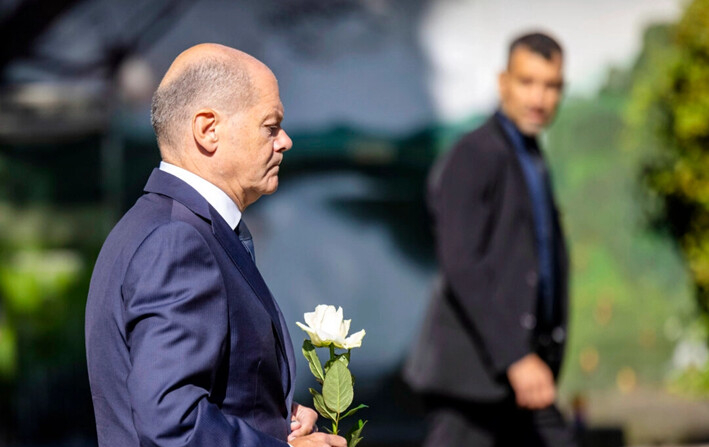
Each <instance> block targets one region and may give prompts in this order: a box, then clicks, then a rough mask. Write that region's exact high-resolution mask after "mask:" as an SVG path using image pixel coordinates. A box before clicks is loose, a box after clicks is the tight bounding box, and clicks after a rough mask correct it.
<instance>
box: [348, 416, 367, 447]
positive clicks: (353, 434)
mask: <svg viewBox="0 0 709 447" xmlns="http://www.w3.org/2000/svg"><path fill="white" fill-rule="evenodd" d="M366 423H367V421H364V422H362V419H360V420H359V422H357V424H355V425H354V426H353V427H352V428H351V429H350V431H348V432H347V434H346V435H345V439H346V440H347V447H355V446H356V445H357V444H359V441H361V440H362V439H363V438H362V436H361V434H362V429H363V428H364V424H366Z"/></svg>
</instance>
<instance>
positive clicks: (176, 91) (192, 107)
mask: <svg viewBox="0 0 709 447" xmlns="http://www.w3.org/2000/svg"><path fill="white" fill-rule="evenodd" d="M254 97H255V92H254V88H253V84H252V81H251V76H250V75H249V71H248V69H247V67H246V64H244V63H243V62H242V61H240V60H235V59H230V60H225V59H223V58H216V57H207V58H204V59H202V60H200V61H198V62H196V63H193V64H191V65H190V66H188V67H186V68H185V69H184V70H182V72H181V73H179V74H178V75H177V76H176V77H175V79H172V80H170V81H169V82H167V83H165V84H164V85H160V87H158V89H157V90H156V91H155V94H154V95H153V101H152V107H151V111H150V122H151V124H152V125H153V130H154V131H155V136H156V137H157V140H158V147H160V151H161V152H163V151H165V150H167V148H172V150H177V149H178V148H179V147H180V145H181V143H182V142H181V141H180V134H179V132H180V128H181V126H183V125H186V124H187V123H188V122H189V121H190V120H191V119H192V116H193V114H194V113H195V112H196V111H197V110H198V109H199V108H202V107H210V108H214V109H217V110H220V111H222V112H225V113H228V114H230V113H234V112H237V111H239V110H243V109H245V108H246V107H249V106H251V105H252V104H253V102H254Z"/></svg>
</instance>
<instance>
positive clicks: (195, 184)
mask: <svg viewBox="0 0 709 447" xmlns="http://www.w3.org/2000/svg"><path fill="white" fill-rule="evenodd" d="M160 170H161V171H164V172H167V173H168V174H172V175H174V176H175V177H177V178H179V179H180V180H182V181H183V182H185V183H187V184H188V185H190V186H191V187H192V188H194V189H195V191H197V192H198V193H199V194H200V195H201V196H202V197H204V199H205V200H206V201H207V202H208V203H209V204H210V205H212V208H214V209H215V210H217V212H218V213H219V215H220V216H222V218H223V219H224V220H225V221H226V223H227V224H229V226H230V227H231V229H232V230H233V229H235V228H236V226H237V225H239V221H240V220H241V211H240V210H239V207H238V206H236V203H234V201H233V200H231V198H230V197H229V196H228V195H227V194H226V193H225V192H224V191H222V190H221V189H219V187H217V186H216V185H214V184H212V183H210V182H208V181H207V180H205V179H203V178H202V177H200V176H198V175H197V174H194V173H192V172H190V171H188V170H186V169H183V168H181V167H179V166H175V165H173V164H170V163H166V162H164V161H161V162H160Z"/></svg>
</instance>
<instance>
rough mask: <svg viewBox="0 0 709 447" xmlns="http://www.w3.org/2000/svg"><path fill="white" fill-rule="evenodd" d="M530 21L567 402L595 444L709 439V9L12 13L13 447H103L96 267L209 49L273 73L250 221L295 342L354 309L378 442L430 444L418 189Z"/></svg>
mask: <svg viewBox="0 0 709 447" xmlns="http://www.w3.org/2000/svg"><path fill="white" fill-rule="evenodd" d="M533 29H541V30H544V31H548V32H550V33H552V34H553V35H555V36H557V37H558V39H559V40H560V41H561V42H562V44H563V46H564V48H565V51H566V57H565V71H566V78H567V89H566V95H565V99H564V102H563V103H562V106H561V109H560V112H559V116H558V119H557V120H556V122H555V123H554V124H553V126H552V127H551V128H550V129H549V131H548V132H547V133H546V134H545V135H544V138H543V143H544V149H545V151H546V153H547V157H548V159H549V160H550V163H551V165H552V171H553V183H554V189H555V192H556V195H557V197H558V201H559V206H560V208H561V210H562V219H563V223H564V225H565V228H566V230H567V237H568V239H569V243H570V248H571V254H572V266H573V277H572V291H571V292H572V293H571V295H572V310H571V312H572V314H571V318H570V340H569V345H568V350H567V356H566V363H565V367H564V371H563V376H562V378H561V384H560V386H561V394H560V401H559V403H560V406H561V407H562V409H563V410H564V411H565V412H566V414H567V416H568V418H569V420H573V421H574V424H575V426H576V427H578V429H579V430H580V433H582V436H583V439H584V442H585V445H587V446H595V445H598V446H606V447H613V446H620V445H658V444H660V445H674V444H677V443H684V444H692V443H695V444H696V443H700V442H702V441H704V442H709V351H708V350H707V339H708V338H709V298H708V297H709V0H692V1H677V0H597V1H572V0H534V1H529V0H498V1H493V0H261V1H258V2H255V1H254V2H246V1H237V0H230V1H227V0H221V1H218V0H196V1H195V0H192V1H185V0H159V1H158V0H142V1H140V0H123V1H111V0H91V1H89V0H3V1H2V2H0V447H5V446H12V447H29V446H46V447H62V446H72V447H73V446H77V447H84V446H95V445H96V441H95V428H94V425H93V414H92V408H91V400H90V395H89V389H88V380H87V373H86V366H85V353H84V345H83V342H84V338H83V318H84V305H85V300H86V293H87V289H88V282H89V278H90V275H91V270H92V268H93V263H94V261H95V258H96V256H97V254H98V250H99V249H100V246H101V243H102V242H103V239H104V237H105V236H106V234H107V233H108V231H109V230H110V228H111V227H112V225H113V224H114V223H115V222H116V221H117V219H118V218H119V217H120V216H121V214H122V213H123V212H124V211H125V210H127V209H128V208H129V207H130V206H131V205H132V203H133V202H134V201H135V200H136V199H137V197H138V196H139V194H140V193H141V191H142V187H143V185H144V183H145V181H146V180H147V177H148V175H149V173H150V171H151V169H152V168H153V167H155V166H156V165H157V163H158V162H159V156H158V152H157V147H156V144H155V141H154V136H153V133H152V129H151V128H150V120H149V101H150V97H151V95H152V92H153V90H154V88H155V87H156V85H157V82H159V79H160V77H161V76H162V74H163V73H164V72H165V70H166V69H167V67H168V65H169V64H170V62H171V61H172V59H174V57H175V56H176V55H177V54H179V52H180V51H182V50H183V49H185V48H187V47H189V46H191V45H193V44H196V43H199V42H218V43H223V44H226V45H229V46H233V47H236V48H239V49H241V50H244V51H246V52H248V53H251V54H253V55H254V56H256V57H257V58H259V59H261V60H262V61H264V62H265V63H266V64H267V65H268V66H270V67H271V68H272V70H273V71H274V73H275V74H276V76H277V77H278V79H279V83H280V89H281V98H282V101H283V103H284V107H285V112H286V113H285V116H286V117H285V121H284V127H285V129H286V130H287V131H288V132H289V133H290V135H291V136H292V137H293V141H294V148H293V150H292V151H290V152H288V153H286V154H285V155H286V157H285V161H284V164H283V166H282V170H281V186H280V189H279V191H278V192H277V193H276V194H275V195H273V196H269V197H264V198H262V199H261V200H260V201H259V202H257V203H256V204H254V205H253V206H252V207H250V208H249V209H248V210H247V212H246V214H245V219H246V220H247V221H248V222H249V226H250V228H251V230H252V232H253V233H254V238H255V243H256V258H257V263H258V265H259V268H260V270H261V272H262V273H263V275H264V277H265V279H266V282H267V283H268V284H269V286H270V288H271V290H272V292H273V294H274V296H275V297H276V299H277V300H278V302H279V303H280V305H281V307H282V309H283V312H284V315H285V317H286V320H287V321H289V322H290V327H289V328H290V331H291V336H292V338H293V342H294V345H296V347H298V346H299V345H300V343H301V342H302V339H303V337H304V336H305V334H304V333H303V332H302V331H301V330H300V329H298V328H297V326H296V325H295V322H296V321H303V319H302V315H303V313H304V312H307V311H311V310H312V309H313V308H314V307H315V305H317V304H320V303H328V304H334V305H340V306H342V307H343V308H344V310H345V317H346V318H351V319H352V328H353V329H354V330H359V329H360V328H365V329H366V330H367V336H366V337H365V339H364V344H363V347H362V348H361V349H359V350H356V351H353V354H352V367H353V371H354V373H355V375H356V376H357V382H356V389H355V399H356V401H357V402H365V403H368V404H370V407H371V408H370V409H368V410H364V411H363V412H362V413H361V415H362V417H364V418H366V419H369V424H368V425H367V428H366V429H365V432H364V435H365V440H364V441H363V443H362V444H361V445H363V446H365V447H366V446H379V445H387V446H417V445H419V443H420V441H421V439H422V436H423V434H424V430H423V424H422V417H423V416H422V412H421V409H420V405H419V403H418V402H417V400H416V399H415V397H414V396H413V395H412V394H411V392H410V391H409V390H408V389H407V387H406V386H405V384H403V382H402V380H401V378H400V370H401V366H402V363H403V361H404V358H405V357H406V354H407V351H408V349H409V348H410V345H411V342H412V340H413V339H414V338H415V336H416V332H417V328H418V325H419V323H420V321H421V319H422V316H423V312H424V311H425V308H426V304H427V301H428V299H429V296H430V292H431V281H432V278H433V276H434V273H435V269H436V263H435V259H434V256H433V245H432V240H431V234H430V232H429V230H428V225H427V222H426V212H425V208H424V204H423V203H424V202H423V193H424V183H425V177H426V174H427V171H428V169H429V167H430V166H431V164H432V162H433V161H434V160H435V158H436V157H437V156H438V155H439V154H441V153H443V152H445V151H446V150H447V149H448V148H449V147H450V145H451V144H452V143H453V142H454V141H455V139H456V138H457V137H459V136H460V135H461V134H462V133H463V132H465V131H468V130H471V129H472V128H473V127H474V126H475V125H476V124H478V123H480V122H481V120H482V119H484V118H485V116H486V115H487V114H489V113H490V112H491V111H493V110H494V108H495V106H496V77H497V73H498V72H499V71H500V70H501V69H502V68H503V66H504V63H505V58H506V49H507V44H508V43H509V41H510V39H511V38H512V37H514V36H515V35H517V34H519V33H520V32H523V31H529V30H533ZM185 360H186V361H189V359H185ZM299 361H301V359H299ZM299 373H300V374H299V379H298V383H297V386H298V389H299V390H300V393H299V396H298V397H299V399H300V400H301V401H302V402H306V403H308V402H310V398H309V395H308V393H307V387H308V386H312V378H311V377H310V375H309V373H308V370H307V367H306V366H305V363H304V362H300V363H299Z"/></svg>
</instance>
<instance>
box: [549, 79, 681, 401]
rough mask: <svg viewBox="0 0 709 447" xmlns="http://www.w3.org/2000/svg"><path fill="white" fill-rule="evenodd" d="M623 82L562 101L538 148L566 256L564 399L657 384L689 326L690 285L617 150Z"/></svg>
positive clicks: (633, 161) (634, 164) (632, 161)
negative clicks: (546, 165) (649, 219)
mask: <svg viewBox="0 0 709 447" xmlns="http://www.w3.org/2000/svg"><path fill="white" fill-rule="evenodd" d="M627 80H628V79H627V76H625V75H623V74H622V73H620V72H616V71H613V72H611V77H610V78H609V82H608V84H607V86H606V88H604V90H603V91H601V92H600V93H599V94H598V96H597V97H596V98H589V99H583V98H569V99H567V100H566V101H565V102H564V104H563V107H562V109H561V110H560V111H559V116H558V118H557V121H556V122H555V123H554V125H553V126H552V127H551V128H550V130H549V133H548V135H547V141H545V142H544V143H545V144H544V146H545V147H546V149H547V152H548V158H549V162H550V164H551V171H552V175H553V183H554V190H555V192H556V196H557V198H558V202H559V207H560V210H561V212H562V220H563V224H564V226H565V229H566V233H567V239H568V241H569V245H570V253H571V266H572V273H571V310H570V324H569V331H570V333H569V341H568V348H567V356H566V361H565V366H564V376H563V378H562V381H561V383H562V393H563V394H564V395H566V396H567V397H570V395H573V394H576V393H577V392H581V393H587V392H591V391H593V390H603V389H609V388H611V389H620V391H623V392H629V391H632V390H633V389H634V388H635V387H636V386H638V385H656V384H659V383H661V382H662V381H663V379H664V378H665V377H666V375H667V373H668V371H669V369H670V366H671V365H670V363H671V362H670V360H671V358H672V353H673V349H674V346H675V343H676V342H677V340H678V339H679V338H680V337H681V335H682V334H681V328H682V327H683V326H684V325H685V324H686V323H687V322H688V321H691V319H692V318H693V312H694V307H693V303H692V299H691V293H690V288H689V280H688V278H687V275H686V273H685V271H684V266H683V265H682V262H681V259H680V258H679V256H678V253H677V252H676V251H675V250H674V248H673V246H672V244H671V243H670V242H669V241H668V239H667V238H666V237H664V235H662V234H661V233H658V232H656V231H654V230H653V229H651V228H648V227H647V226H646V225H645V220H644V209H643V206H642V202H641V201H640V200H638V199H639V198H640V197H641V191H640V188H639V187H638V183H637V174H636V173H637V169H638V166H639V165H640V164H641V163H642V160H643V158H642V154H638V153H634V152H631V151H625V150H622V137H623V134H624V123H623V110H624V108H625V105H626V102H627V93H626V92H627V89H626V88H625V86H626V85H627Z"/></svg>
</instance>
